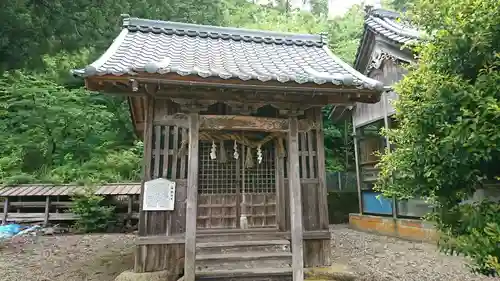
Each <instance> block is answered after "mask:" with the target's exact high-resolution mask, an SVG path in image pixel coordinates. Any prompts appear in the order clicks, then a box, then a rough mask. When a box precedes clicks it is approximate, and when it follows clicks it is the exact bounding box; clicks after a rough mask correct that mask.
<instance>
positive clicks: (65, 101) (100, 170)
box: [0, 57, 141, 184]
mask: <svg viewBox="0 0 500 281" xmlns="http://www.w3.org/2000/svg"><path fill="white" fill-rule="evenodd" d="M52 59H53V60H54V61H57V62H58V63H60V62H61V61H62V58H59V59H58V57H55V58H54V57H53V58H52ZM68 59H69V58H68ZM47 63H48V64H50V63H54V62H51V61H50V60H48V61H47ZM57 73H58V70H57V69H52V68H48V71H47V73H46V74H37V73H30V72H28V71H13V72H5V73H4V74H3V75H2V76H1V77H0V93H1V95H0V132H2V137H1V138H0V146H1V147H2V148H3V149H2V150H1V151H0V177H1V179H2V181H3V182H4V183H6V184H9V183H27V182H32V181H34V180H36V179H38V180H41V181H44V182H71V181H74V180H75V179H81V178H86V179H89V178H93V179H94V180H102V181H106V180H118V179H121V180H123V179H128V180H137V179H138V174H139V173H138V172H137V171H139V167H140V157H141V152H140V149H138V148H137V147H134V146H132V145H133V143H134V135H133V132H132V128H131V124H130V119H129V116H128V109H127V104H126V102H125V101H124V100H123V99H118V98H115V97H107V96H103V95H101V94H94V93H88V92H87V91H85V90H84V89H83V88H81V87H79V88H75V89H68V88H65V87H63V86H61V85H60V84H58V83H57V80H56V79H55V78H54V76H57Z"/></svg>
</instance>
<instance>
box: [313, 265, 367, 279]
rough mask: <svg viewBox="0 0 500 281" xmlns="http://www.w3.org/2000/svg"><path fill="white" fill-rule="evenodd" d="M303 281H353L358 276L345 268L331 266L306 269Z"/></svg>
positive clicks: (342, 266) (343, 266)
mask: <svg viewBox="0 0 500 281" xmlns="http://www.w3.org/2000/svg"><path fill="white" fill-rule="evenodd" d="M304 275H305V280H306V281H307V280H309V281H327V280H330V281H354V280H356V279H357V278H358V276H357V275H356V274H355V273H354V272H352V271H351V270H350V269H349V268H348V267H347V266H345V265H340V264H333V265H331V266H329V267H315V268H306V269H305V270H304Z"/></svg>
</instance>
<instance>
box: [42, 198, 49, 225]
mask: <svg viewBox="0 0 500 281" xmlns="http://www.w3.org/2000/svg"><path fill="white" fill-rule="evenodd" d="M49 209H50V197H49V196H45V214H44V218H43V226H47V225H48V224H49Z"/></svg>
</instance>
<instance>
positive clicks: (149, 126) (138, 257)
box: [134, 95, 154, 272]
mask: <svg viewBox="0 0 500 281" xmlns="http://www.w3.org/2000/svg"><path fill="white" fill-rule="evenodd" d="M144 99H145V104H146V106H145V107H146V109H145V113H144V114H145V116H144V120H145V122H144V124H145V128H144V139H143V140H144V156H143V163H142V173H143V176H142V182H141V193H140V195H139V229H138V232H139V233H138V234H139V236H145V235H146V234H147V226H148V224H147V221H146V220H147V215H146V212H145V211H144V210H143V200H144V199H143V198H144V183H145V182H146V181H148V180H150V179H151V153H152V151H151V149H152V138H153V118H154V98H153V97H152V96H149V95H148V96H146V97H145V98H144ZM143 249H144V248H143V247H141V246H138V247H136V252H135V264H134V271H135V272H144V271H145V268H146V265H145V264H146V263H147V250H143Z"/></svg>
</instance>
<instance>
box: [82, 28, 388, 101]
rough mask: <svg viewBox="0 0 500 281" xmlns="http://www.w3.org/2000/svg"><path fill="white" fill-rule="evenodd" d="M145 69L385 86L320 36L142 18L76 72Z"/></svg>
mask: <svg viewBox="0 0 500 281" xmlns="http://www.w3.org/2000/svg"><path fill="white" fill-rule="evenodd" d="M141 72H142V73H153V74H166V73H176V74H178V75H181V76H187V75H198V76H200V77H203V78H208V77H216V78H222V79H240V80H244V81H246V80H260V81H262V82H266V81H279V82H281V83H286V82H289V81H290V82H296V83H300V84H302V83H307V82H309V83H311V82H312V83H316V84H324V83H332V84H334V85H346V86H356V87H358V88H364V89H371V90H377V91H380V90H381V88H382V83H380V82H378V81H376V80H374V79H371V78H368V77H366V76H364V75H363V74H361V73H359V72H358V71H356V70H355V69H354V68H352V67H351V66H349V65H348V64H346V63H345V62H343V61H342V60H341V59H339V58H338V57H336V56H335V55H334V54H332V52H331V51H330V50H329V49H328V47H327V46H326V42H325V40H324V39H323V37H322V36H321V35H310V34H292V33H278V32H271V31H260V30H248V29H239V28H226V27H216V26H204V25H195V24H186V23H176V22H167V21H157V20H147V19H139V18H125V19H124V21H123V29H122V31H121V33H120V34H119V35H118V37H116V38H115V40H114V41H113V43H112V44H111V46H110V47H109V48H108V50H107V51H106V52H105V53H104V54H103V55H102V56H101V57H100V58H99V59H98V60H96V61H95V62H93V63H92V64H91V65H89V66H87V67H86V68H85V69H80V70H75V71H73V73H74V74H75V75H79V76H82V77H89V76H95V75H109V74H111V75H117V76H120V75H137V74H139V73H141Z"/></svg>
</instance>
